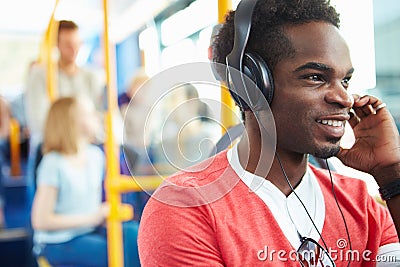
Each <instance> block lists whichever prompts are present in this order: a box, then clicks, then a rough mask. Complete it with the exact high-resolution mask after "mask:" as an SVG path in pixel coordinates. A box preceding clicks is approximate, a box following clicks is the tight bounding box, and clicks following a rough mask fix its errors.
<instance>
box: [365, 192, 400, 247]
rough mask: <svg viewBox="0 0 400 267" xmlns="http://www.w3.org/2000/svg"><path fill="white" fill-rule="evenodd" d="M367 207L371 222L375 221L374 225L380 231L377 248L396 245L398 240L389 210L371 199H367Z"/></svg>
mask: <svg viewBox="0 0 400 267" xmlns="http://www.w3.org/2000/svg"><path fill="white" fill-rule="evenodd" d="M368 205H369V207H368V211H369V215H370V216H371V218H372V219H373V220H376V221H375V223H376V224H377V225H378V227H380V230H381V231H380V232H381V237H380V243H379V247H382V246H384V245H387V244H392V243H398V242H399V238H398V236H397V232H396V228H395V226H394V223H393V220H392V217H391V215H390V213H389V210H388V209H387V208H386V207H384V206H382V205H381V204H379V203H378V202H377V201H376V200H375V199H373V198H372V197H370V198H369V202H368Z"/></svg>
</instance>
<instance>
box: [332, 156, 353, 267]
mask: <svg viewBox="0 0 400 267" xmlns="http://www.w3.org/2000/svg"><path fill="white" fill-rule="evenodd" d="M325 162H326V166H327V168H328V171H329V176H330V179H331V185H332V193H333V197H334V198H335V202H336V205H337V207H338V209H339V211H340V215H341V216H342V219H343V223H344V227H345V228H346V234H347V239H348V240H349V248H350V252H351V251H353V247H352V245H351V239H350V232H349V228H348V227H347V222H346V219H345V218H344V214H343V211H342V209H341V207H340V205H339V201H338V200H337V197H336V192H335V185H334V184H333V178H332V173H331V169H330V168H329V163H328V159H325ZM350 262H351V258H350V259H348V263H347V267H348V266H350Z"/></svg>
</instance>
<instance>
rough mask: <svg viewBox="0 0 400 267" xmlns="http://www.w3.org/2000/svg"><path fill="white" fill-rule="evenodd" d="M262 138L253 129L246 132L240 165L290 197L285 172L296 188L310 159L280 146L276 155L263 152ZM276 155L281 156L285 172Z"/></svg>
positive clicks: (242, 141) (239, 149)
mask: <svg viewBox="0 0 400 267" xmlns="http://www.w3.org/2000/svg"><path fill="white" fill-rule="evenodd" d="M260 138H261V137H260V135H259V134H255V133H253V132H252V130H251V129H249V130H248V131H246V133H245V134H244V135H243V137H242V139H241V141H240V142H239V144H238V155H239V161H240V164H241V165H242V167H243V168H244V169H246V170H247V171H248V172H251V173H254V174H256V175H258V176H261V177H265V178H266V179H267V180H269V181H270V182H271V183H273V184H274V185H275V186H276V187H278V188H279V190H281V191H282V192H283V193H284V194H285V195H286V196H288V195H289V194H290V193H291V189H290V186H289V184H288V183H287V181H286V178H285V176H284V174H283V172H285V173H286V175H287V177H288V179H289V181H290V183H291V185H292V186H293V187H295V186H296V185H298V184H299V183H300V181H301V179H302V177H303V176H304V174H305V172H306V170H307V162H308V157H307V155H305V154H299V153H294V152H290V151H287V150H284V149H281V148H279V146H278V147H277V149H276V154H273V152H274V151H273V150H271V151H268V149H267V151H266V152H262V151H261V148H260V147H261V145H260V144H261V140H260ZM276 155H278V156H279V158H280V160H281V163H282V168H283V170H284V171H283V170H282V168H281V166H280V164H279V161H278V158H277V156H276ZM271 161H272V164H271ZM269 167H270V168H269Z"/></svg>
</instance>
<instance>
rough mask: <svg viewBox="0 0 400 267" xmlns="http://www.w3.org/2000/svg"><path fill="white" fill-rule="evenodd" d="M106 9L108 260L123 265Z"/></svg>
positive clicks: (114, 266)
mask: <svg viewBox="0 0 400 267" xmlns="http://www.w3.org/2000/svg"><path fill="white" fill-rule="evenodd" d="M103 11H104V41H103V43H104V62H105V72H106V82H107V104H108V105H107V106H108V110H107V113H106V120H105V122H106V124H105V127H106V141H105V152H106V161H107V164H106V166H107V168H106V183H105V186H106V198H107V202H108V203H109V205H110V215H109V216H108V218H107V243H108V261H109V266H110V267H122V266H123V265H124V257H123V245H122V225H121V219H123V218H121V216H120V214H119V212H118V208H119V207H120V206H121V196H120V193H119V191H118V188H115V187H113V186H112V185H113V184H114V183H117V182H118V179H119V173H120V170H119V161H118V158H117V155H118V154H117V151H118V148H117V146H116V145H115V140H114V135H113V131H112V129H113V126H112V112H113V111H114V110H116V95H115V94H116V92H115V90H114V89H115V88H114V87H113V86H112V77H111V59H110V44H109V33H108V1H107V0H103Z"/></svg>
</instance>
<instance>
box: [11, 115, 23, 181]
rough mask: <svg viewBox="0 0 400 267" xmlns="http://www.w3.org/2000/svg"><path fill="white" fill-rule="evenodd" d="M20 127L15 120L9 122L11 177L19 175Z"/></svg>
mask: <svg viewBox="0 0 400 267" xmlns="http://www.w3.org/2000/svg"><path fill="white" fill-rule="evenodd" d="M19 133H20V126H19V123H18V121H17V120H16V119H13V118H12V119H11V120H10V134H9V136H10V157H11V176H20V175H21V161H20V159H21V153H20V151H21V150H20V142H19V141H20V134H19Z"/></svg>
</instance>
